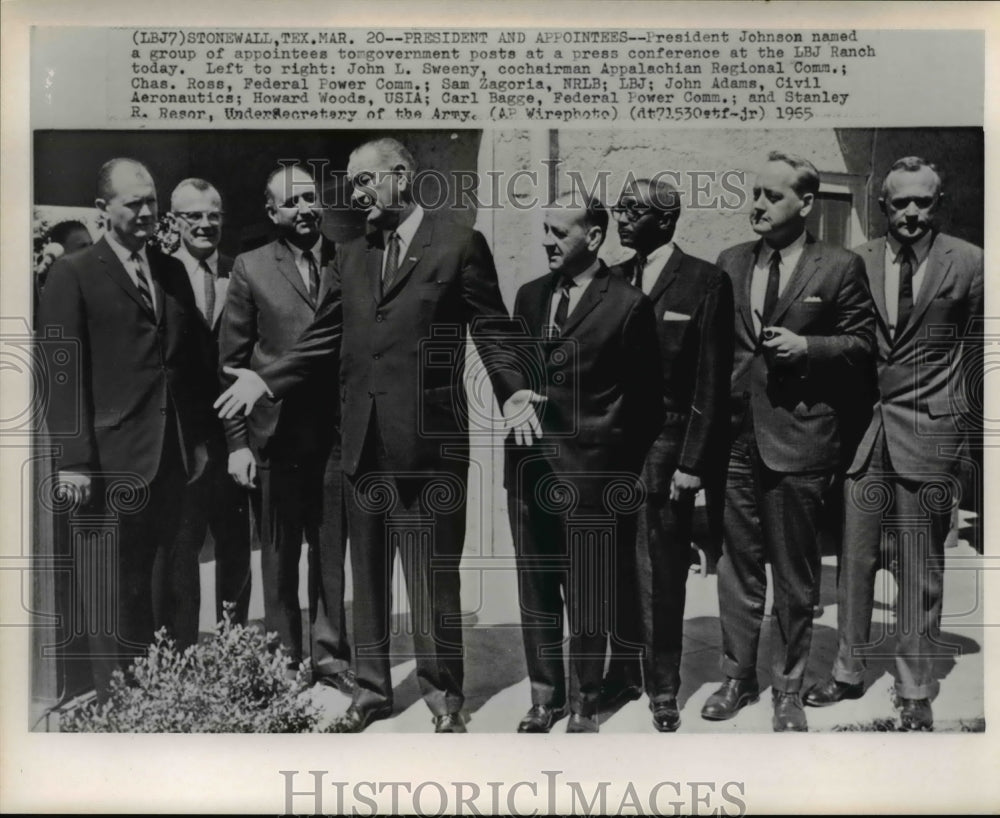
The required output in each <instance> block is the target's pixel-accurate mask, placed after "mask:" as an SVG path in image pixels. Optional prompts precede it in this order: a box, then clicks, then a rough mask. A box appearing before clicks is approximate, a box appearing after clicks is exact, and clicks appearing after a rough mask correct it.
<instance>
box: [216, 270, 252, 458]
mask: <svg viewBox="0 0 1000 818" xmlns="http://www.w3.org/2000/svg"><path fill="white" fill-rule="evenodd" d="M256 342H257V307H256V305H255V304H254V300H253V294H252V292H251V291H250V284H249V282H248V280H247V271H246V265H245V263H244V260H243V256H239V257H238V258H237V259H236V262H235V264H233V269H232V272H231V273H230V275H229V287H228V289H227V290H226V307H225V309H224V310H223V311H222V318H221V321H220V324H219V380H220V382H221V385H222V388H223V389H227V388H228V387H229V386H230V385H231V384H232V382H233V377H232V376H231V375H227V374H226V373H225V372H223V371H222V368H223V367H226V366H228V367H233V368H235V369H248V368H249V367H250V359H251V356H252V355H253V349H254V346H255V344H256ZM224 426H225V430H226V446H227V447H228V448H229V451H231V452H232V451H236V450H237V449H243V448H247V447H248V446H249V445H250V442H249V435H248V434H247V419H246V416H245V415H243V414H240V415H237V416H236V417H234V418H230V419H229V420H226V421H224Z"/></svg>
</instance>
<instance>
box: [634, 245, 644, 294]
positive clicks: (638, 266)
mask: <svg viewBox="0 0 1000 818" xmlns="http://www.w3.org/2000/svg"><path fill="white" fill-rule="evenodd" d="M634 260H635V268H634V269H635V276H634V277H633V278H632V286H633V287H635V288H636V289H637V290H641V289H642V273H643V270H645V269H646V257H645V256H644V255H642V254H641V253H636V254H635V256H634Z"/></svg>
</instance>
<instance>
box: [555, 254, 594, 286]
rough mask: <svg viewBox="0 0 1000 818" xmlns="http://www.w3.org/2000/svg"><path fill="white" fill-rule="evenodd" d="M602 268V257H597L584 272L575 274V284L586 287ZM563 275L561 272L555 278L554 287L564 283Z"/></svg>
mask: <svg viewBox="0 0 1000 818" xmlns="http://www.w3.org/2000/svg"><path fill="white" fill-rule="evenodd" d="M600 269H601V262H600V259H596V260H595V261H594V263H593V264H591V265H590V266H589V267H588V268H587V269H586V270H584V271H583V272H582V273H579V274H577V275H575V276H573V284H574V286H576V287H584V286H586V285H587V284H589V283H590V281H591V279H593V277H594V276H595V275H597V272H598V270H600ZM562 281H563V277H562V275H561V274H557V275H556V277H555V279H554V285H553V286H554V287H555V288H558V287H560V286H561V285H562Z"/></svg>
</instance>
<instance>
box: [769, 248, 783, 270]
mask: <svg viewBox="0 0 1000 818" xmlns="http://www.w3.org/2000/svg"><path fill="white" fill-rule="evenodd" d="M780 264H781V251H780V250H775V251H774V252H773V253H771V266H772V267H778V266H779V265H780Z"/></svg>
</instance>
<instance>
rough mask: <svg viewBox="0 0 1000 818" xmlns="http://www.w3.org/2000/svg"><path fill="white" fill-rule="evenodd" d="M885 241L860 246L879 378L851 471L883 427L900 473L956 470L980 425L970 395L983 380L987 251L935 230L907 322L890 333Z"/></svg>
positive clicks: (861, 462)
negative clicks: (959, 451) (958, 455)
mask: <svg viewBox="0 0 1000 818" xmlns="http://www.w3.org/2000/svg"><path fill="white" fill-rule="evenodd" d="M885 245H886V239H885V237H884V236H883V237H881V238H877V239H874V240H873V241H870V242H868V243H867V244H863V245H861V246H860V247H858V248H857V249H856V252H857V253H859V254H860V255H861V257H862V258H863V259H864V262H865V268H866V270H867V271H868V280H869V282H870V284H871V291H872V296H873V297H874V301H875V308H876V312H877V315H878V321H877V324H876V336H877V339H878V349H877V366H878V381H877V385H876V386H875V394H874V395H873V398H874V403H873V404H869V406H871V407H872V410H871V420H870V423H869V424H868V427H867V430H866V431H865V434H864V437H863V439H862V441H861V444H860V445H859V446H858V450H857V453H856V454H855V457H854V460H853V462H852V463H851V466H850V472H851V473H854V472H857V471H859V470H860V469H862V468H864V466H865V465H866V464H867V462H868V458H869V456H870V455H871V450H872V447H873V446H874V444H875V441H876V440H877V437H878V434H879V432H880V431H882V430H883V429H884V430H885V439H886V445H887V446H888V448H889V457H890V460H891V462H892V465H893V468H894V469H895V470H896V472H897V473H899V474H902V475H910V476H913V477H917V476H918V475H920V474H924V475H928V474H935V473H937V474H940V473H942V472H946V473H947V472H952V471H954V470H955V469H956V468H957V465H958V461H957V460H956V459H955V457H954V454H953V453H954V451H955V449H956V447H957V446H959V445H960V444H961V443H962V442H963V438H964V437H965V436H966V435H967V434H970V433H978V432H979V430H980V429H981V428H982V416H981V414H979V412H978V411H977V410H976V408H975V407H976V406H978V405H979V403H978V401H976V400H971V401H970V396H971V395H972V393H973V391H974V390H975V388H976V386H975V384H976V383H977V381H978V380H979V379H980V378H981V361H980V360H979V359H978V358H976V357H975V352H976V348H977V347H978V346H981V344H982V339H981V337H980V338H979V339H978V340H977V339H976V337H975V336H976V335H977V334H979V335H980V336H981V334H982V327H981V324H979V323H978V322H977V319H981V318H982V315H983V251H982V250H981V249H980V248H978V247H976V246H975V245H972V244H969V243H968V242H966V241H962V240H961V239H958V238H955V237H954V236H948V235H945V234H944V233H938V234H937V235H935V236H934V238H933V241H932V243H931V248H930V252H929V253H928V256H927V266H926V268H925V273H924V280H923V283H922V284H921V286H920V290H919V292H918V293H917V297H916V299H915V301H914V304H913V312H912V314H911V317H910V320H909V322H908V323H907V325H906V327H905V329H904V330H903V332H902V333H901V334H900V336H899V337H898V338H893V337H891V336H890V334H889V324H888V319H887V313H886V300H885ZM932 328H933V329H932ZM963 359H964V360H963ZM949 452H951V454H949Z"/></svg>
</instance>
